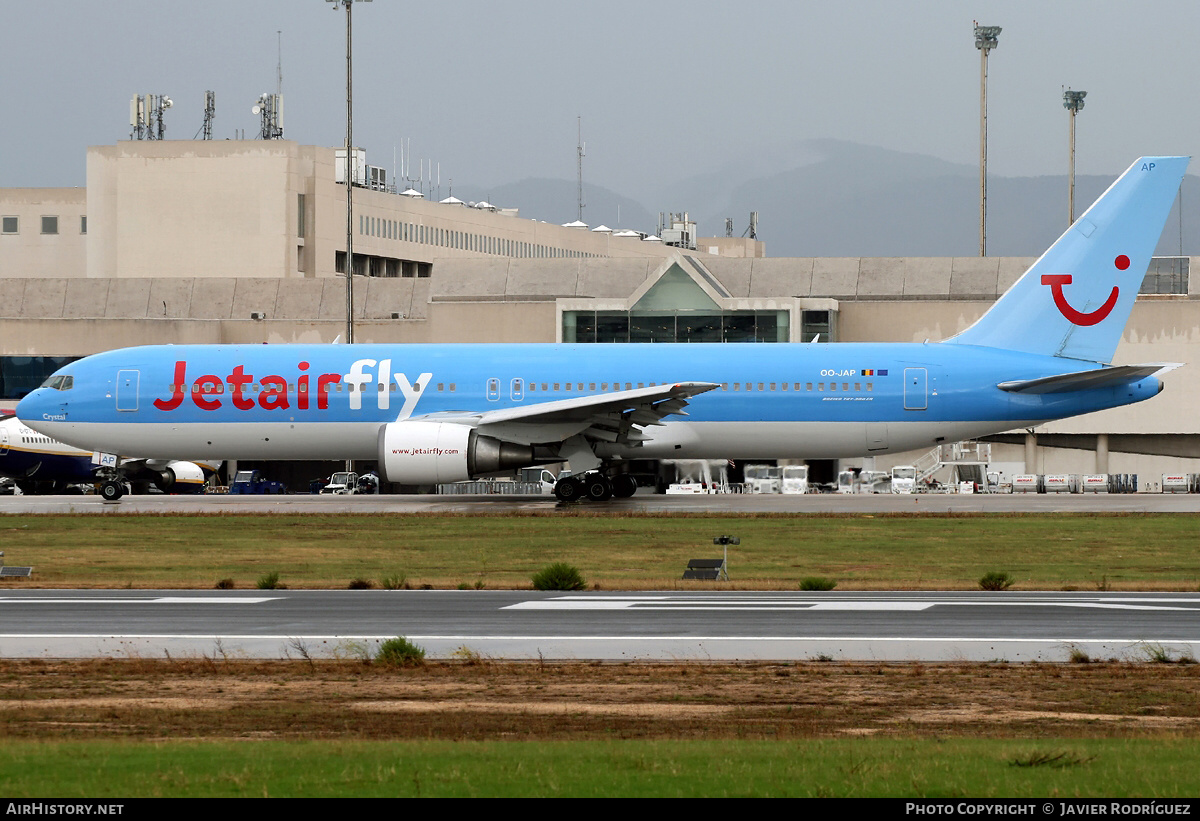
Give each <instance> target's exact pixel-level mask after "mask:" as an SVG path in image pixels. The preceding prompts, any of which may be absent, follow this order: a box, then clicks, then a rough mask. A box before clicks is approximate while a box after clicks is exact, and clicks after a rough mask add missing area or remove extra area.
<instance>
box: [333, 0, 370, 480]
mask: <svg viewBox="0 0 1200 821" xmlns="http://www.w3.org/2000/svg"><path fill="white" fill-rule="evenodd" d="M326 2H327V3H332V4H333V9H334V11H337V7H338V6H339V5H340V6H344V7H345V8H346V162H345V166H344V167H345V180H344V182H345V183H346V342H347V343H348V344H349V343H353V342H354V61H353V56H352V55H353V42H354V40H353V26H352V23H351V10H352V9H353V8H354V4H355V3H370V2H371V0H326ZM347 470H349V468H347Z"/></svg>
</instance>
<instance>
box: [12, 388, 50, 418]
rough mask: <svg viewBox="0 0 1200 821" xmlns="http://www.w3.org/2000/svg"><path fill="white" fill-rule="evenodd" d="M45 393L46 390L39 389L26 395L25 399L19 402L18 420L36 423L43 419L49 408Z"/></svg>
mask: <svg viewBox="0 0 1200 821" xmlns="http://www.w3.org/2000/svg"><path fill="white" fill-rule="evenodd" d="M45 393H46V389H45V388H38V389H37V390H34V391H30V392H29V393H27V394H25V397H24V398H23V399H21V401H19V402H17V418H18V419H20V420H21V421H22V422H35V421H37V420H39V419H41V418H42V415H43V414H44V413H46V412H47V411H46V408H47V407H48V405H47V404H46V396H45Z"/></svg>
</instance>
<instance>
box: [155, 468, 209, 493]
mask: <svg viewBox="0 0 1200 821" xmlns="http://www.w3.org/2000/svg"><path fill="white" fill-rule="evenodd" d="M155 473H157V478H156V479H155V480H154V484H156V485H158V487H159V488H160V489H161V490H165V491H166V492H168V493H200V492H201V491H203V490H204V471H203V470H201V468H200V466H199V465H197V464H196V463H195V462H180V461H173V462H167V464H166V465H165V466H164V467H163V468H161V469H160V470H156V471H155Z"/></svg>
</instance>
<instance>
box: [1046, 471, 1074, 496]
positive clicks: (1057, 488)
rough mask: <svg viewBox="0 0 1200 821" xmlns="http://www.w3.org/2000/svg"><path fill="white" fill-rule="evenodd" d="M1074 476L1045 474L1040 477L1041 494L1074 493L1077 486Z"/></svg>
mask: <svg viewBox="0 0 1200 821" xmlns="http://www.w3.org/2000/svg"><path fill="white" fill-rule="evenodd" d="M1075 478H1076V477H1075V476H1072V475H1070V474H1067V473H1047V474H1046V475H1045V476H1043V477H1042V492H1043V493H1074V492H1075V490H1074V489H1075V488H1076V487H1078V486H1079V483H1078V481H1073V480H1075Z"/></svg>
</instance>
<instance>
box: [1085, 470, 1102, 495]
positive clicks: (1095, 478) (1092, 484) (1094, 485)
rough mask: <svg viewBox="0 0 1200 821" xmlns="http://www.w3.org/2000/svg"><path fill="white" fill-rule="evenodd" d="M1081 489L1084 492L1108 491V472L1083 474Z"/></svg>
mask: <svg viewBox="0 0 1200 821" xmlns="http://www.w3.org/2000/svg"><path fill="white" fill-rule="evenodd" d="M1079 489H1080V491H1081V492H1083V493H1108V474H1107V473H1089V474H1086V475H1084V476H1082V477H1081V478H1080V487H1079Z"/></svg>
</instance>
